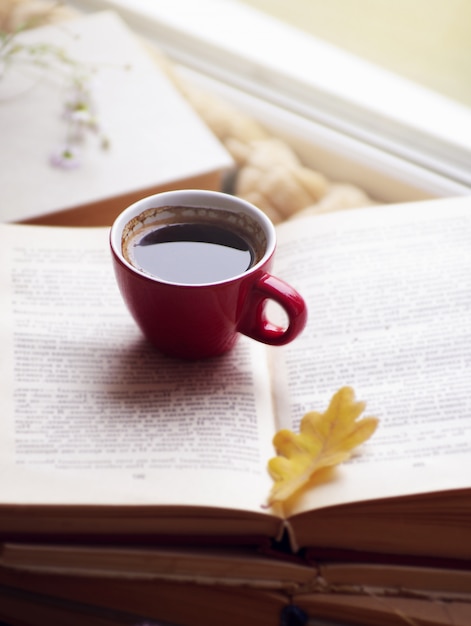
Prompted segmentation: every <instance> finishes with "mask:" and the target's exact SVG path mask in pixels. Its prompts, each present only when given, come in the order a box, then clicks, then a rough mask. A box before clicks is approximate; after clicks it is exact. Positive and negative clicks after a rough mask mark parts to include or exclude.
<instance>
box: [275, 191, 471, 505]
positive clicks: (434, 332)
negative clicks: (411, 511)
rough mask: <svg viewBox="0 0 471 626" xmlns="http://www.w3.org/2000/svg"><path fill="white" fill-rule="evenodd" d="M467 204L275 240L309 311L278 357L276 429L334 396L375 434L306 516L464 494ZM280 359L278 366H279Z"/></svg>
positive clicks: (470, 454) (324, 226)
mask: <svg viewBox="0 0 471 626" xmlns="http://www.w3.org/2000/svg"><path fill="white" fill-rule="evenodd" d="M470 251H471V200H469V199H467V198H460V199H455V200H440V201H427V202H421V203H415V204H405V205H395V206H386V207H371V208H368V209H363V210H352V211H344V212H338V213H333V214H330V215H324V216H317V217H315V218H314V219H312V220H311V221H309V220H307V221H306V220H302V221H295V220H294V221H293V222H292V223H288V224H284V225H282V226H281V228H280V229H279V247H278V256H277V268H276V272H277V273H278V275H280V276H281V277H283V278H285V279H286V280H288V281H289V282H291V283H292V284H293V285H294V286H296V287H297V288H298V289H299V291H300V293H301V294H303V295H304V297H305V298H306V300H307V303H308V309H309V321H308V325H307V328H306V330H305V332H304V333H303V334H302V335H301V337H300V338H299V339H298V340H297V341H295V342H293V343H292V344H290V345H289V346H286V347H284V348H282V349H281V350H279V351H277V352H275V351H273V359H274V363H275V365H274V376H275V385H274V389H275V390H277V391H278V418H279V424H278V427H279V428H280V427H287V428H291V429H293V428H294V429H295V430H297V429H298V427H299V420H300V419H301V418H302V416H303V415H304V414H305V413H307V412H308V411H312V410H315V411H321V412H323V411H324V410H325V409H326V408H327V406H328V403H329V400H330V398H331V396H332V395H333V394H334V393H335V392H336V391H337V390H338V389H340V388H341V387H343V386H345V385H349V386H351V387H353V389H354V390H355V393H356V397H357V399H358V400H362V401H365V402H366V403H367V406H366V411H365V413H364V415H374V416H376V417H378V418H379V419H380V425H379V428H378V430H377V431H376V433H375V434H374V435H373V437H372V439H370V440H369V441H368V442H366V443H365V444H364V446H363V447H362V448H361V450H360V451H359V454H357V455H356V456H355V458H353V460H351V461H350V462H349V463H348V464H345V465H343V466H342V467H341V468H339V470H338V471H337V472H336V473H335V478H334V479H333V480H332V482H330V483H328V484H325V485H322V486H319V487H318V488H317V489H315V490H314V491H313V492H312V493H311V494H308V495H307V496H306V498H305V499H304V500H303V499H301V500H300V508H301V507H302V506H304V505H305V506H309V507H316V506H323V505H328V504H337V503H339V502H348V501H351V500H357V499H369V498H376V497H387V496H394V495H400V494H412V493H418V492H425V491H432V490H441V489H449V488H453V487H456V488H459V487H462V488H463V487H469V485H470V482H469V477H470V475H471V419H470V415H471V395H470V393H469V389H470V387H469V385H470V380H471V378H470V374H471V278H470V277H471V253H470ZM281 357H282V358H281Z"/></svg>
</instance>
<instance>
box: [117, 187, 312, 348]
mask: <svg viewBox="0 0 471 626" xmlns="http://www.w3.org/2000/svg"><path fill="white" fill-rule="evenodd" d="M187 220H190V221H194V222H198V223H201V222H202V223H206V221H208V222H211V220H217V222H218V224H222V225H224V227H225V228H227V229H229V230H231V229H235V230H237V232H238V233H239V234H242V235H243V236H244V237H246V238H247V240H248V241H250V242H251V245H252V246H253V247H254V249H255V250H256V253H255V255H254V260H253V263H252V265H251V266H250V267H249V268H248V269H246V270H245V271H241V272H239V273H237V274H236V275H234V276H229V277H226V278H224V279H222V280H221V279H217V280H214V281H210V282H201V283H196V284H195V283H191V284H190V283H188V284H187V283H186V282H185V280H181V279H180V280H178V282H174V281H172V280H168V279H162V278H159V276H158V270H157V271H155V269H154V270H153V273H149V272H148V271H146V270H143V269H141V268H140V267H138V266H135V263H134V264H133V262H134V261H133V262H131V261H132V259H130V258H129V254H128V252H127V249H128V248H129V245H130V244H129V241H128V240H129V239H130V238H131V237H132V236H133V234H135V233H136V232H138V231H139V229H141V228H144V227H146V228H148V227H149V225H150V226H151V227H153V225H154V224H155V227H156V228H157V227H162V226H166V225H167V226H168V225H170V224H173V223H183V222H185V221H187ZM110 245H111V251H112V257H113V263H114V269H115V274H116V279H117V282H118V285H119V288H120V291H121V294H122V296H123V299H124V301H125V303H126V305H127V306H128V308H129V311H130V312H131V314H132V316H133V317H134V319H135V321H136V322H137V324H138V326H139V327H140V328H141V330H142V332H143V333H144V335H145V336H146V337H147V339H148V340H149V341H150V342H151V343H152V344H154V346H155V347H157V348H158V349H159V350H160V351H162V352H163V353H165V354H167V355H170V356H174V357H179V358H184V359H200V358H206V357H212V356H216V355H220V354H222V353H224V352H226V351H227V350H230V349H231V348H232V347H233V346H234V344H235V342H236V340H237V337H238V335H239V333H242V334H244V335H247V336H248V337H251V338H252V339H255V340H257V341H261V342H263V343H266V344H271V345H276V346H280V345H283V344H286V343H288V342H290V341H292V340H293V339H295V337H297V336H298V335H299V333H300V332H301V331H302V330H303V328H304V326H305V323H306V317H307V311H306V305H305V302H304V300H303V299H302V297H301V296H300V295H299V293H297V292H296V291H295V290H294V289H293V288H292V287H291V286H289V285H288V284H287V283H285V282H284V281H282V280H280V279H279V278H276V277H275V276H273V275H271V274H270V270H271V267H272V263H273V255H274V252H275V247H276V236H275V229H274V226H273V224H272V223H271V221H270V220H269V219H268V217H267V216H266V215H265V214H264V213H263V212H262V211H260V210H259V209H257V208H256V207H255V206H253V205H252V204H250V203H248V202H246V201H244V200H242V199H240V198H237V197H235V196H232V195H228V194H224V193H219V192H213V191H203V190H182V191H170V192H164V193H160V194H156V195H154V196H149V197H147V198H143V199H142V200H139V201H138V202H135V203H134V204H132V205H131V206H129V207H128V208H127V209H125V210H124V211H123V212H122V213H121V214H120V215H119V216H118V217H117V218H116V220H115V222H114V224H113V226H112V228H111V232H110ZM269 300H273V301H275V302H276V303H277V304H278V305H280V306H281V307H282V309H284V311H285V313H286V318H287V324H286V327H281V326H280V325H277V324H275V323H272V322H271V321H270V320H269V319H267V316H266V311H265V308H266V307H265V305H266V303H267V302H268V301H269Z"/></svg>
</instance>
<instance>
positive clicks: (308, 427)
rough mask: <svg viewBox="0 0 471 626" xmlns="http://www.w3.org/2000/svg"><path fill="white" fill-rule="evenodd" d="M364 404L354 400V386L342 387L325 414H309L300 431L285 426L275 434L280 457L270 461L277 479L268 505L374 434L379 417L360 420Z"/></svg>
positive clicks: (286, 495) (330, 465) (331, 464)
mask: <svg viewBox="0 0 471 626" xmlns="http://www.w3.org/2000/svg"><path fill="white" fill-rule="evenodd" d="M365 406H366V405H365V403H364V402H357V401H355V392H354V391H353V389H352V388H351V387H342V388H341V389H339V391H337V393H335V394H334V396H333V397H332V399H331V401H330V404H329V407H328V408H327V410H326V411H325V413H317V412H315V411H312V412H310V413H306V415H305V416H304V417H303V418H302V420H301V425H300V429H299V430H300V432H299V434H296V433H293V432H292V431H290V430H286V429H285V430H280V431H278V432H277V433H276V435H275V437H274V438H273V445H274V446H275V450H276V453H277V455H278V456H276V457H274V458H272V459H270V461H269V462H268V471H269V473H270V475H271V477H272V478H273V480H274V485H273V487H272V490H271V492H270V496H269V499H268V505H269V506H271V505H273V504H275V503H281V502H284V501H285V500H287V499H288V498H290V497H291V496H292V495H293V494H294V493H296V492H297V491H298V490H299V489H301V488H302V487H304V486H305V485H306V484H307V483H308V482H309V481H310V479H311V478H312V477H313V475H314V474H316V473H317V472H318V471H319V470H321V469H324V468H327V467H332V466H334V465H338V464H339V463H342V462H343V461H346V460H347V459H348V458H350V456H351V455H352V452H353V449H354V448H356V447H357V446H359V445H360V444H361V443H363V442H364V441H366V440H367V439H369V437H371V435H372V434H373V433H374V431H375V430H376V427H377V426H378V419H377V418H376V417H363V418H362V419H358V418H359V416H360V415H361V414H362V413H363V411H364V410H365Z"/></svg>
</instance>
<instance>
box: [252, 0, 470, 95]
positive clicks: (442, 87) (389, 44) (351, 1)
mask: <svg viewBox="0 0 471 626" xmlns="http://www.w3.org/2000/svg"><path fill="white" fill-rule="evenodd" d="M241 1H242V2H243V3H244V4H247V5H250V6H252V7H254V8H257V9H259V10H262V11H264V12H266V13H268V14H270V15H272V16H274V17H277V18H279V19H281V20H283V21H284V22H285V23H287V24H290V25H292V26H295V27H297V28H300V29H301V30H303V31H305V32H308V33H310V34H312V35H315V36H316V37H318V38H320V39H323V40H324V41H327V42H329V43H332V44H334V45H336V46H338V47H340V48H343V49H344V50H346V51H348V52H351V53H353V54H356V55H358V56H361V57H363V58H364V59H366V60H368V61H371V62H374V63H377V64H379V65H381V66H382V67H384V68H386V69H388V70H391V71H393V72H396V73H398V74H401V75H402V76H404V77H406V78H408V79H411V80H413V81H416V82H417V83H419V84H421V85H423V86H425V87H429V88H431V89H433V90H435V91H437V92H439V93H441V94H442V95H445V96H448V97H450V98H452V99H453V100H455V101H457V102H460V103H462V104H465V105H467V106H471V1H470V0H328V1H326V0H289V1H287V0H241Z"/></svg>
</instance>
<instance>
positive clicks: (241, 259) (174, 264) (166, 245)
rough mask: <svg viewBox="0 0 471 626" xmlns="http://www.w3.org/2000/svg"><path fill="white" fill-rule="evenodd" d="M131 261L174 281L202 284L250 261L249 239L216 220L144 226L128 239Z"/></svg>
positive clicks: (227, 275)
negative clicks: (141, 231) (129, 240)
mask: <svg viewBox="0 0 471 626" xmlns="http://www.w3.org/2000/svg"><path fill="white" fill-rule="evenodd" d="M129 252H130V254H129V256H130V258H131V262H132V264H133V265H135V266H136V267H138V268H140V269H142V270H143V271H144V272H146V273H148V274H151V275H153V276H155V277H156V278H161V279H162V280H166V281H169V282H174V283H182V284H204V283H213V282H218V281H221V280H227V279H229V278H232V277H234V276H238V275H239V274H242V273H243V272H245V271H246V270H247V269H248V268H249V267H250V266H251V265H252V264H253V261H254V252H253V250H252V249H251V246H250V245H249V243H248V242H247V241H246V240H245V239H244V238H243V237H241V236H240V235H238V234H237V233H235V232H233V231H231V230H228V229H227V228H224V227H222V226H219V225H217V224H209V223H201V224H200V223H187V224H185V223H183V224H170V225H161V226H156V227H154V228H149V229H147V230H145V231H144V232H143V233H142V234H141V235H140V236H137V237H135V238H134V239H133V241H132V242H131V249H129Z"/></svg>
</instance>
